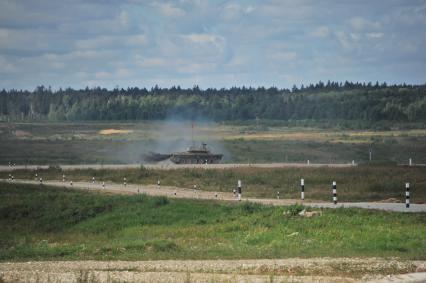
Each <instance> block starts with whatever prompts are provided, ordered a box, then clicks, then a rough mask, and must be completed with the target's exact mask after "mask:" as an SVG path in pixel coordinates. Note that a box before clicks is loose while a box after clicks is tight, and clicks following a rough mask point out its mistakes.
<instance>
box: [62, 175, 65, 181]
mask: <svg viewBox="0 0 426 283" xmlns="http://www.w3.org/2000/svg"><path fill="white" fill-rule="evenodd" d="M62 182H65V175H64V174H62Z"/></svg>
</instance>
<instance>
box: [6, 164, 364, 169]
mask: <svg viewBox="0 0 426 283" xmlns="http://www.w3.org/2000/svg"><path fill="white" fill-rule="evenodd" d="M142 165H143V166H144V167H145V168H147V169H155V170H173V169H188V168H200V169H230V168H241V167H243V168H244V167H245V168H247V167H248V168H250V167H252V168H292V167H293V168H294V167H295V168H306V167H311V168H317V167H331V168H345V167H353V166H357V164H356V163H355V164H352V163H309V164H308V163H223V164H222V163H219V164H173V163H159V164H142ZM58 166H59V167H60V168H62V169H63V170H75V169H97V170H99V169H137V168H140V167H141V164H60V165H58ZM48 168H49V165H14V166H7V165H0V171H13V170H22V169H28V170H36V169H48Z"/></svg>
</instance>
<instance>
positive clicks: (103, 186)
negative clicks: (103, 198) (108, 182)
mask: <svg viewBox="0 0 426 283" xmlns="http://www.w3.org/2000/svg"><path fill="white" fill-rule="evenodd" d="M102 189H105V182H104V181H102Z"/></svg>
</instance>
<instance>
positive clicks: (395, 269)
mask: <svg viewBox="0 0 426 283" xmlns="http://www.w3.org/2000/svg"><path fill="white" fill-rule="evenodd" d="M161 128H163V123H162V122H143V123H80V124H75V123H22V124H11V123H2V124H1V125H0V131H1V136H0V164H2V165H3V166H6V167H2V168H3V169H6V170H11V171H1V172H0V179H3V180H6V179H8V178H9V174H11V175H13V177H14V179H15V181H14V182H1V183H0V226H1V227H2V229H1V232H0V260H1V261H2V263H0V278H1V279H2V280H5V281H17V280H21V281H31V280H32V281H34V282H37V281H49V280H51V281H52V282H57V281H65V280H70V281H74V282H97V281H108V280H109V281H116V280H119V278H126V280H128V281H153V280H156V281H161V280H163V281H167V279H170V280H172V279H173V278H175V279H176V278H178V279H177V280H179V281H186V282H191V281H196V282H198V281H203V280H204V281H205V282H211V281H225V282H229V281H231V282H246V281H258V282H265V281H268V282H272V281H274V282H275V281H277V282H281V281H283V282H288V281H292V282H309V281H312V282H318V281H323V282H358V281H368V280H376V281H377V280H385V281H386V280H388V281H389V280H414V281H413V282H421V280H424V277H422V276H424V274H423V273H421V272H425V270H426V269H425V259H426V257H425V255H426V242H425V237H424V235H425V234H426V230H425V229H426V222H425V217H424V215H425V213H421V212H414V213H398V212H392V211H379V210H361V209H356V208H345V209H343V208H342V209H328V208H318V207H309V206H306V207H304V206H302V205H301V204H300V201H299V200H300V179H301V178H304V180H305V203H306V204H310V205H312V206H313V205H314V204H319V205H321V206H323V207H324V206H329V205H330V206H333V205H332V204H331V200H332V194H331V183H332V182H333V181H336V182H337V192H338V202H339V204H340V203H348V202H351V203H353V202H375V203H376V205H379V206H384V205H391V206H394V207H398V209H399V210H402V211H406V210H405V207H404V201H405V183H406V182H409V183H410V185H411V202H412V206H411V208H410V209H412V211H414V210H415V209H414V208H415V207H417V206H418V207H422V206H424V203H425V202H426V167H422V166H417V165H418V164H423V163H426V155H425V152H426V142H425V141H426V131H425V130H424V129H410V130H399V129H393V130H386V131H383V130H382V131H370V130H349V129H344V130H341V129H336V128H331V129H330V128H314V127H313V128H298V127H286V126H283V125H279V124H278V125H276V124H273V125H272V124H271V125H262V124H261V125H256V126H253V125H246V124H238V125H237V124H234V125H229V124H220V125H212V124H210V125H207V124H206V125H197V133H196V134H195V137H196V140H197V141H207V142H208V143H209V144H211V145H212V146H218V147H217V148H218V149H219V150H223V151H224V153H225V154H226V158H225V160H224V162H225V163H226V165H225V166H217V167H218V168H215V169H214V170H209V169H208V168H206V167H202V168H182V167H179V168H175V167H173V166H164V167H160V168H159V167H157V166H155V165H154V166H152V165H148V164H144V162H143V160H142V159H141V154H142V153H143V152H146V151H150V150H154V151H155V150H156V149H157V143H158V142H159V140H163V139H164V140H166V141H167V143H168V144H179V145H180V146H181V145H184V144H188V143H190V142H191V140H190V138H189V137H188V136H186V137H185V136H184V137H182V136H181V135H179V134H178V133H177V132H176V133H174V132H168V133H167V134H166V135H164V133H160V130H159V129H161ZM169 128H170V127H169ZM169 128H168V129H169ZM184 149H185V148H180V150H184ZM370 149H372V160H371V162H370V160H369V150H370ZM409 158H412V160H413V163H414V165H416V166H398V164H400V165H401V164H404V165H406V164H407V163H408V159H409ZM307 160H310V166H308V165H307ZM352 160H355V162H356V163H357V166H351V165H350V164H351V162H352ZM9 162H11V164H12V166H11V167H10V168H9V166H8V163H9ZM108 163H112V164H121V165H120V166H122V167H120V166H117V167H120V168H119V169H117V168H111V167H109V166H107V165H106V164H108ZM254 163H263V164H265V163H266V164H269V165H262V166H250V165H252V164H254ZM272 163H280V164H279V165H277V164H272ZM320 163H323V164H326V165H328V166H318V164H320ZM13 164H16V166H13ZM38 164H39V165H45V166H46V167H44V168H33V167H30V166H28V165H36V167H37V165H38ZM71 164H74V165H77V166H81V165H83V167H82V168H81V169H78V168H76V167H67V166H66V165H71ZM84 164H85V165H84ZM87 164H95V166H98V168H96V169H93V168H87ZM128 164H133V165H132V166H131V168H129V167H128V166H129V165H128ZM233 164H237V165H233ZM241 164H244V165H241ZM331 164H342V165H338V166H331ZM59 165H63V166H61V167H59ZM64 165H65V166H64ZM19 166H22V167H19ZM25 166H27V168H26V169H25ZM172 167H173V170H169V169H171V168H172ZM212 167H214V166H210V167H209V168H212ZM165 169H166V170H165ZM35 174H37V180H35V178H36V177H35ZM63 175H65V182H64V183H62V176H63ZM93 177H95V179H96V183H95V184H94V185H93V184H91V180H92V178H93ZM39 178H43V182H44V185H43V186H40V185H38V184H37V185H34V183H38V182H39ZM124 178H126V181H127V186H126V187H124V185H123V184H122V183H123V180H124ZM158 180H160V181H161V188H160V189H158V188H157V187H156V185H155V184H156V183H157V181H158ZM237 180H242V181H243V198H245V199H249V200H251V201H253V202H246V201H243V203H238V202H237V201H235V198H234V196H233V194H232V190H233V189H235V188H236V184H237ZM18 181H19V182H23V183H26V184H22V183H18ZM70 181H73V185H72V186H73V187H74V188H75V189H77V188H83V190H68V189H64V187H68V188H69V187H71V184H70ZM102 182H105V183H106V189H102V187H101V183H102ZM31 183H33V184H31ZM48 184H50V185H54V187H51V186H48ZM194 185H197V191H195V192H194V190H193V187H194ZM87 188H91V190H87ZM138 189H139V190H140V191H139V194H137V193H136V192H137V190H138ZM117 192H119V193H120V194H115V193H117ZM278 192H279V195H280V200H278V199H277V196H278ZM175 193H176V194H177V195H176V196H175ZM216 193H217V195H218V196H217V198H216ZM148 194H151V195H152V196H149V195H148ZM181 198H184V199H181ZM221 199H223V200H228V201H224V202H222V201H221ZM295 203H297V204H295ZM270 204H280V205H279V206H273V205H270ZM376 208H377V207H376ZM400 208H401V209H400ZM303 209H305V210H306V211H308V212H315V216H313V217H305V216H301V215H299V213H300V212H301V211H302V210H303ZM121 260H124V261H125V262H123V261H121ZM27 261H31V262H33V263H28V264H25V263H24V262H27ZM46 261H47V262H46ZM51 261H54V262H51ZM64 265H65V266H66V267H65V266H64ZM36 270H37V271H36ZM413 272H414V274H412V273H413ZM400 274H407V275H404V276H405V277H404V276H403V277H398V276H401V275H400ZM422 274H423V275H422ZM388 275H391V277H388ZM416 276H417V277H416ZM171 278H172V279H171ZM419 278H420V279H419ZM416 280H417V281H416ZM385 281H383V282H385Z"/></svg>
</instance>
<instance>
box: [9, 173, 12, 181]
mask: <svg viewBox="0 0 426 283" xmlns="http://www.w3.org/2000/svg"><path fill="white" fill-rule="evenodd" d="M11 181H12V175H11V174H9V182H11Z"/></svg>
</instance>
